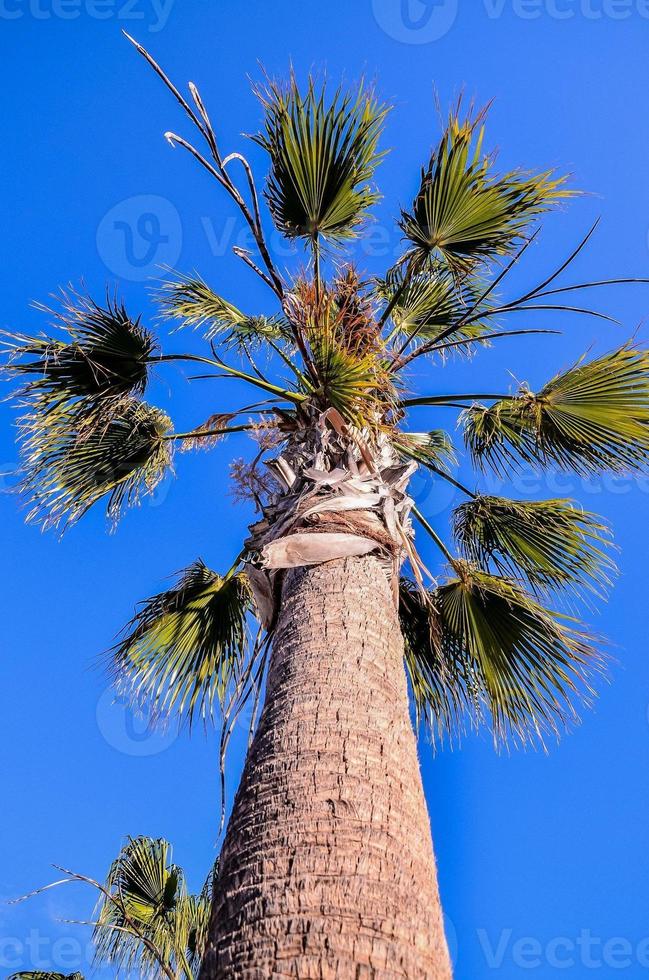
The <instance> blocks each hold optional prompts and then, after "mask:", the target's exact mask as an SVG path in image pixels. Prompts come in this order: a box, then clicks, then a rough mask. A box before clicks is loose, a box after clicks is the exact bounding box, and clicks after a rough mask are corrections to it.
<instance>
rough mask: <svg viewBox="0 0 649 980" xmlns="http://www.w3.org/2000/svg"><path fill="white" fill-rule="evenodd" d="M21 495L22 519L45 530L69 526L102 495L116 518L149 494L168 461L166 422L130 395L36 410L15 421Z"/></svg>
mask: <svg viewBox="0 0 649 980" xmlns="http://www.w3.org/2000/svg"><path fill="white" fill-rule="evenodd" d="M21 426H22V437H23V443H22V447H21V449H22V458H23V472H24V477H23V481H22V485H21V490H22V492H23V493H24V494H25V495H26V497H27V498H28V499H29V500H30V501H31V503H32V509H31V510H30V512H29V515H28V519H29V520H34V521H39V522H41V523H43V525H44V526H46V527H51V526H58V525H60V524H61V523H63V524H72V523H74V522H75V521H77V520H78V519H79V518H80V517H81V516H82V515H83V514H84V513H85V512H86V511H87V510H88V509H89V508H90V507H91V506H92V505H93V504H94V503H96V502H97V501H99V500H100V499H101V498H102V497H106V496H107V497H108V515H109V517H110V518H111V519H112V520H113V521H115V520H117V518H118V517H119V515H120V513H121V511H122V509H123V508H124V507H125V506H128V505H132V504H134V503H137V502H138V500H139V499H140V498H141V497H142V495H143V494H148V493H151V492H153V490H154V489H155V487H156V486H157V485H158V483H159V482H160V480H161V479H162V478H163V476H164V475H165V474H166V473H167V472H168V470H169V468H170V466H171V451H170V448H169V447H170V443H169V441H168V440H167V439H165V436H166V434H167V433H168V432H169V428H170V426H171V422H170V421H169V419H168V418H167V416H166V415H165V414H164V413H163V412H161V411H160V410H159V409H157V408H153V407H152V406H150V405H147V404H145V403H144V402H141V401H139V400H138V399H135V398H126V399H123V400H121V401H119V402H118V403H117V404H116V405H115V406H113V407H111V408H110V409H109V410H108V409H107V406H106V405H105V404H101V403H100V404H98V405H97V406H96V407H95V409H94V410H93V411H92V412H88V411H87V410H86V409H85V408H84V409H83V410H81V411H78V410H77V408H76V406H72V407H68V406H63V407H59V408H57V409H51V410H49V411H48V410H46V411H36V412H35V413H33V414H30V415H28V416H26V417H25V418H23V419H22V420H21Z"/></svg>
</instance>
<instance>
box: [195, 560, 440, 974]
mask: <svg viewBox="0 0 649 980" xmlns="http://www.w3.org/2000/svg"><path fill="white" fill-rule="evenodd" d="M224 977H243V978H251V980H252V978H255V980H257V978H258V980H262V978H263V980H266V978H275V977H300V978H302V980H310V978H314V980H315V978H335V980H339V978H340V980H361V978H362V980H364V978H376V980H393V978H397V977H399V978H403V977H408V978H410V980H415V978H424V977H425V978H427V980H449V978H450V977H451V967H450V964H449V957H448V952H447V947H446V941H445V938H444V931H443V923H442V912H441V906H440V900H439V893H438V887H437V877H436V871H435V859H434V856H433V849H432V843H431V835H430V824H429V820H428V814H427V811H426V804H425V800H424V795H423V790H422V784H421V777H420V772H419V762H418V758H417V748H416V740H415V737H414V733H413V730H412V725H411V722H410V717H409V712H408V695H407V687H406V678H405V672H404V667H403V642H402V639H401V634H400V630H399V622H398V617H397V615H396V611H395V608H394V602H393V599H392V595H391V592H390V588H389V584H388V582H387V578H386V575H385V573H384V571H383V569H382V567H381V565H380V563H379V561H378V560H377V559H376V558H375V557H372V556H369V557H364V558H348V559H344V560H340V561H333V562H328V563H326V564H323V565H318V566H315V567H311V568H301V569H297V570H295V571H292V572H289V573H288V575H287V578H286V582H285V586H284V592H283V597H282V607H281V611H280V617H279V623H278V627H277V633H276V637H275V641H274V647H273V653H272V656H271V661H270V666H269V675H268V682H267V691H266V701H265V706H264V709H263V712H262V715H261V718H260V723H259V728H258V730H257V733H256V736H255V738H254V741H253V744H252V746H251V749H250V753H249V755H248V759H247V761H246V765H245V769H244V774H243V778H242V781H241V785H240V787H239V791H238V793H237V796H236V799H235V804H234V809H233V813H232V816H231V819H230V823H229V825H228V830H227V834H226V839H225V844H224V847H223V852H222V856H221V866H220V874H219V878H218V880H217V882H216V885H215V891H214V904H213V908H212V916H211V923H210V938H209V944H208V950H207V952H206V955H205V958H204V962H203V969H202V973H201V980H216V978H219V980H221V978H224Z"/></svg>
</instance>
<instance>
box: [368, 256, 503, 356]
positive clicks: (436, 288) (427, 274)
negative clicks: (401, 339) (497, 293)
mask: <svg viewBox="0 0 649 980" xmlns="http://www.w3.org/2000/svg"><path fill="white" fill-rule="evenodd" d="M377 293H378V295H379V296H381V297H382V298H383V299H384V300H387V301H388V303H389V304H390V305H392V301H393V300H395V302H394V305H393V306H392V312H391V317H392V322H393V323H394V326H395V329H396V331H397V332H399V333H401V334H405V335H406V336H409V337H412V338H413V339H414V338H417V339H418V340H422V341H423V340H425V341H434V340H435V339H436V338H437V337H439V336H440V334H442V333H445V332H446V331H447V330H449V329H450V328H451V327H453V326H454V325H455V324H458V323H459V322H460V321H461V320H462V318H463V317H466V315H467V313H468V311H469V310H472V309H473V308H474V305H475V302H476V300H477V298H478V293H477V288H476V287H475V286H469V285H468V284H467V283H466V282H465V283H459V282H458V281H457V279H456V277H454V276H453V275H452V273H451V272H450V271H449V270H448V269H446V268H444V267H443V266H441V265H437V266H436V267H434V268H433V269H431V270H427V271H424V272H421V273H419V274H415V275H408V272H407V270H404V269H403V267H400V268H399V270H398V271H397V272H396V273H394V274H393V275H391V276H388V278H387V279H385V280H381V281H379V282H378V283H377ZM484 330H485V327H484V326H483V324H481V323H479V322H477V321H476V320H472V322H471V323H468V324H466V325H463V326H458V328H457V330H454V331H453V338H454V339H455V340H472V339H474V338H475V339H476V340H477V339H479V337H480V334H481V333H483V332H484Z"/></svg>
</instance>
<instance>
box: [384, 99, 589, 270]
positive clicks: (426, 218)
mask: <svg viewBox="0 0 649 980" xmlns="http://www.w3.org/2000/svg"><path fill="white" fill-rule="evenodd" d="M460 111H461V106H459V105H458V107H457V108H456V109H455V110H454V111H453V112H452V113H451V115H450V118H449V122H448V125H447V128H446V131H445V132H444V135H443V136H442V139H441V141H440V143H439V145H438V147H437V149H436V150H435V151H434V153H433V155H432V157H431V159H430V161H429V164H428V166H427V168H426V169H425V170H424V171H423V172H422V178H421V185H420V188H419V191H418V193H417V196H416V198H415V200H414V202H413V205H412V210H411V211H403V212H402V215H401V221H400V227H401V230H402V231H403V233H404V235H405V237H406V239H407V240H408V241H409V242H410V246H411V247H410V251H409V253H408V256H409V258H411V259H413V260H414V262H415V264H416V265H418V266H419V267H425V265H426V264H427V263H428V262H430V260H431V259H435V258H441V259H442V260H443V261H444V262H446V263H447V264H448V266H449V268H450V269H452V270H453V272H454V273H455V274H458V273H466V272H468V271H470V270H471V269H472V268H473V267H474V266H475V264H476V262H478V261H481V260H485V259H492V258H496V257H497V256H501V255H506V254H507V253H508V252H509V251H510V250H511V249H512V248H513V247H514V246H515V244H516V242H517V241H519V240H520V238H521V236H522V235H523V234H524V232H525V230H526V228H527V227H528V225H529V222H530V221H531V219H533V218H534V217H536V216H537V215H539V214H541V213H542V212H543V211H546V210H547V209H548V208H549V207H550V206H551V205H552V204H553V203H554V202H556V201H557V200H559V199H561V198H564V197H567V196H569V193H570V192H569V191H567V190H566V189H565V187H564V182H565V179H564V178H557V177H555V176H554V175H553V174H552V172H550V171H547V172H545V173H540V174H532V173H524V172H522V171H511V172H509V173H505V174H502V175H499V174H496V173H495V172H494V170H493V164H494V158H493V156H490V155H486V154H484V153H483V149H482V146H483V139H484V124H483V120H484V115H485V113H484V112H480V113H477V114H472V113H471V112H469V114H468V115H467V116H466V118H464V119H462V118H461V117H460Z"/></svg>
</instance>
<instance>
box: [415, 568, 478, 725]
mask: <svg viewBox="0 0 649 980" xmlns="http://www.w3.org/2000/svg"><path fill="white" fill-rule="evenodd" d="M433 603H434V596H433V594H432V593H428V592H424V591H423V590H422V589H421V588H420V587H419V586H417V585H415V583H414V582H410V581H409V580H408V579H406V578H401V580H400V582H399V621H400V624H401V633H402V635H403V640H404V652H405V665H406V671H407V674H408V679H409V681H410V688H411V691H412V697H413V701H414V706H415V712H416V716H417V723H419V722H420V721H424V722H425V723H426V724H427V725H428V727H429V729H430V731H431V734H432V735H433V737H434V738H435V739H438V740H441V739H443V738H444V735H446V734H448V733H450V732H452V731H454V730H455V729H457V728H459V727H461V724H462V713H463V708H464V706H463V701H462V696H461V691H462V687H461V683H460V680H461V679H460V678H459V677H458V676H457V673H456V669H455V665H454V664H453V663H452V662H450V663H447V662H446V661H445V659H444V652H443V648H442V637H441V635H440V633H439V620H438V616H437V611H436V608H435V606H434V604H433Z"/></svg>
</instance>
